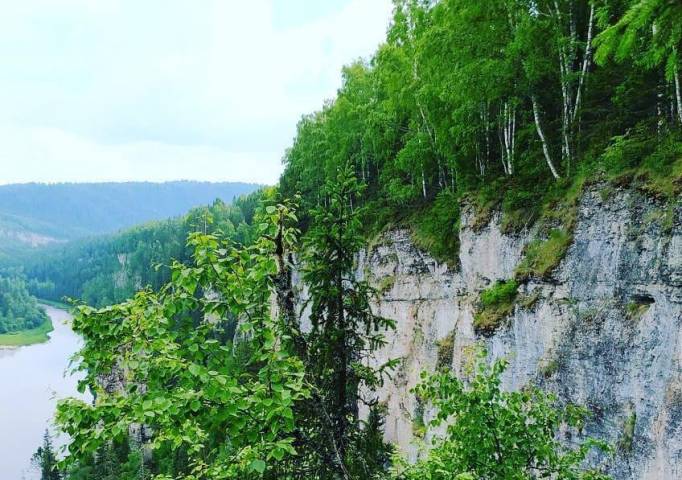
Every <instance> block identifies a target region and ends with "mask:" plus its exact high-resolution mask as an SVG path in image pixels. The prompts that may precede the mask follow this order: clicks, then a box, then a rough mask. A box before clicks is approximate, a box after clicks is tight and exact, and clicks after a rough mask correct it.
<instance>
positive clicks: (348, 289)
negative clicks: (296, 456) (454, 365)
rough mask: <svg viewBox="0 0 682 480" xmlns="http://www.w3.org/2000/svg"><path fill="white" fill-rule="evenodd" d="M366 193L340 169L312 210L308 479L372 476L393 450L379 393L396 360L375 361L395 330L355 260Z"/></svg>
mask: <svg viewBox="0 0 682 480" xmlns="http://www.w3.org/2000/svg"><path fill="white" fill-rule="evenodd" d="M361 191H362V188H361V186H360V185H359V183H358V181H357V179H356V178H355V176H354V174H353V172H352V170H351V169H350V168H349V167H345V168H342V169H340V170H339V172H338V175H337V176H336V178H334V179H333V181H330V182H329V183H328V184H327V185H326V188H325V190H324V196H323V203H322V205H320V207H318V208H317V209H315V210H313V212H312V217H313V224H312V227H311V229H310V231H309V232H308V234H307V237H306V239H305V241H304V247H305V250H304V254H303V269H304V274H303V278H304V282H305V283H306V285H307V286H308V291H309V294H310V297H309V305H310V307H311V310H310V312H311V313H310V321H311V330H310V331H309V332H307V333H303V334H301V335H303V337H304V338H303V344H304V345H305V347H304V348H305V351H304V352H303V353H302V356H303V357H304V363H305V364H306V378H307V380H308V382H309V383H310V384H311V385H312V391H313V392H314V393H313V397H312V398H311V399H310V400H309V401H307V402H304V403H303V406H302V407H301V408H299V412H297V413H298V415H299V416H300V418H301V419H302V420H301V421H300V422H299V424H300V425H303V426H304V427H302V428H303V430H302V432H301V435H302V437H303V438H304V440H303V442H305V443H306V445H305V449H304V450H305V452H306V454H307V455H308V457H307V458H304V459H303V460H302V463H303V464H306V468H307V469H309V470H310V471H312V472H315V473H314V474H312V476H310V474H308V476H306V477H304V478H319V479H336V478H343V479H349V478H371V476H372V475H373V474H374V473H376V471H377V470H380V469H381V468H383V465H384V464H385V463H386V460H387V459H388V453H389V450H390V449H389V447H388V446H387V445H386V444H385V443H384V442H383V440H382V439H381V436H380V435H377V432H378V431H379V430H380V427H381V420H380V418H379V416H378V407H379V406H378V404H377V401H376V398H374V395H373V392H374V390H375V389H376V388H377V387H378V386H379V385H380V383H381V382H382V380H383V377H384V374H385V373H386V371H387V370H388V369H390V368H391V367H392V366H393V365H394V362H388V363H387V364H384V365H380V366H378V367H374V366H371V365H372V362H371V355H372V353H374V352H375V351H376V350H377V349H378V348H380V347H381V346H382V345H384V343H385V341H384V332H385V330H386V329H390V328H394V327H395V325H394V322H393V321H392V320H389V319H385V318H382V317H380V316H378V315H375V314H374V313H373V312H372V309H371V307H370V301H371V298H372V296H373V293H374V291H373V289H372V288H371V287H370V285H369V284H368V283H367V282H366V281H361V280H357V279H356V276H355V256H356V253H357V252H358V251H359V250H360V248H361V246H362V245H363V242H362V236H361V235H360V228H361V223H360V218H361V217H360V215H361V211H360V210H359V209H358V208H356V207H355V205H357V199H358V196H359V194H360V193H361ZM361 403H362V404H364V405H365V406H367V407H368V409H369V411H370V415H369V419H368V421H366V422H363V421H361V419H360V414H359V405H360V404H361ZM377 439H378V441H377ZM364 446H371V448H363V447H364Z"/></svg>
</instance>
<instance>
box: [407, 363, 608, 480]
mask: <svg viewBox="0 0 682 480" xmlns="http://www.w3.org/2000/svg"><path fill="white" fill-rule="evenodd" d="M505 368H506V362H504V361H497V362H495V363H493V365H492V366H491V367H488V366H486V363H485V361H484V358H479V359H478V362H477V363H476V364H475V365H474V367H473V368H472V369H471V371H470V372H469V376H468V378H467V379H466V380H460V379H458V378H456V377H455V376H453V375H452V374H451V373H450V372H447V371H441V372H439V373H437V374H435V375H433V376H431V377H425V378H424V380H423V382H422V383H421V384H420V385H419V386H418V387H417V389H416V393H417V394H418V395H419V397H420V398H421V399H423V400H424V401H429V402H431V403H432V404H433V407H434V408H435V410H436V413H435V416H434V418H433V419H432V420H431V422H430V424H431V426H434V427H436V426H441V427H444V429H445V433H444V434H443V435H442V436H439V437H437V438H436V439H434V442H433V443H434V445H433V449H432V450H431V451H430V452H429V453H428V455H427V456H426V458H424V459H422V460H420V461H418V462H417V463H416V464H415V465H410V466H402V467H398V468H397V470H398V472H397V474H396V478H399V479H403V480H411V479H414V480H417V479H424V478H428V479H433V480H451V479H452V480H454V479H457V480H473V479H478V478H487V479H491V480H497V479H499V480H509V479H535V478H556V479H558V480H559V479H560V480H578V479H584V480H598V479H607V478H609V477H607V476H606V475H604V474H602V473H600V472H599V470H597V469H585V468H584V467H583V462H584V461H585V459H586V458H587V456H588V454H590V453H591V452H592V451H593V449H597V450H601V451H608V447H607V446H606V445H605V444H603V443H602V442H598V441H595V440H593V439H589V438H588V439H585V440H584V441H582V442H578V443H576V446H575V447H569V446H566V444H564V443H563V442H562V441H561V437H562V435H564V434H568V433H569V432H570V433H571V434H576V433H577V434H579V433H580V430H581V428H582V425H583V422H584V421H585V418H586V415H587V413H586V411H585V410H583V409H580V408H577V407H574V406H571V405H569V406H567V407H565V408H562V407H560V406H558V405H557V402H556V399H555V398H554V397H553V396H551V395H548V394H546V393H544V392H542V391H540V390H538V389H536V388H532V387H531V388H527V389H525V390H523V391H521V392H505V391H503V390H502V388H501V376H502V374H503V372H504V370H505Z"/></svg>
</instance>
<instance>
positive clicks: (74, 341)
mask: <svg viewBox="0 0 682 480" xmlns="http://www.w3.org/2000/svg"><path fill="white" fill-rule="evenodd" d="M45 309H46V310H47V313H48V315H49V316H50V318H51V319H52V324H53V325H54V331H53V332H52V333H51V334H50V340H49V341H48V342H45V343H42V344H38V345H31V346H27V347H20V348H15V349H0V479H1V480H22V479H26V480H29V479H30V480H33V479H35V478H40V475H36V472H34V471H31V469H30V460H31V455H32V454H33V452H35V450H36V448H37V447H38V446H39V445H40V444H41V442H42V438H43V433H44V431H45V428H46V427H47V426H52V423H53V421H52V419H53V417H54V412H55V406H56V404H57V399H59V398H64V397H68V396H75V395H77V391H76V379H75V378H74V377H71V376H69V375H67V374H66V370H67V368H68V366H69V359H70V358H71V356H72V355H73V354H74V353H75V352H76V351H77V350H78V348H79V346H80V339H79V337H78V336H77V335H76V334H75V333H73V331H71V328H70V327H69V325H68V323H67V322H68V321H69V320H70V318H71V317H70V315H69V314H68V313H67V312H65V311H64V310H59V309H56V308H53V307H48V306H46V307H45Z"/></svg>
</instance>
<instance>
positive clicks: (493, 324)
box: [474, 280, 519, 334]
mask: <svg viewBox="0 0 682 480" xmlns="http://www.w3.org/2000/svg"><path fill="white" fill-rule="evenodd" d="M518 290H519V284H518V283H517V282H516V280H507V281H497V282H496V283H495V284H494V285H492V286H490V287H489V288H487V289H486V290H483V291H482V292H481V295H480V297H479V302H478V311H477V312H476V314H475V315H474V328H475V329H476V330H477V331H478V332H480V333H483V334H491V333H493V332H494V331H495V330H496V329H497V328H498V327H499V326H500V324H501V323H502V321H503V320H504V319H505V318H507V317H508V316H509V315H510V314H511V313H512V312H513V311H514V305H515V304H516V297H517V295H518Z"/></svg>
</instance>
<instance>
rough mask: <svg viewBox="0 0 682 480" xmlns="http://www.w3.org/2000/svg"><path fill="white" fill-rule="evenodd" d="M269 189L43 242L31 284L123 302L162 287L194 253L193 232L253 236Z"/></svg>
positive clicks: (38, 290)
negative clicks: (99, 232)
mask: <svg viewBox="0 0 682 480" xmlns="http://www.w3.org/2000/svg"><path fill="white" fill-rule="evenodd" d="M266 194H267V191H266V190H258V191H256V192H254V193H251V194H249V195H246V196H242V197H239V198H237V199H235V201H234V202H233V203H231V204H226V203H225V202H223V201H222V200H219V199H217V200H214V201H213V203H212V204H211V205H209V206H206V207H197V208H194V209H192V210H191V211H190V212H189V213H187V214H185V215H183V216H181V217H176V218H171V219H168V220H162V221H155V222H150V223H146V224H143V225H140V226H137V227H134V228H131V229H127V230H123V231H121V232H118V233H115V234H111V235H106V236H98V237H92V238H86V239H82V240H74V241H72V242H69V243H66V244H64V245H56V246H51V247H47V248H43V249H41V250H38V251H36V252H35V253H34V254H33V255H32V256H31V257H30V258H29V259H27V260H25V261H24V262H23V265H22V267H23V269H24V271H25V273H26V275H27V276H28V277H29V278H30V280H29V282H28V288H29V290H30V292H31V293H32V294H33V295H35V296H36V297H38V298H42V299H46V300H52V301H56V302H61V301H63V300H64V299H65V298H73V299H78V300H83V301H85V302H87V303H88V304H90V305H94V306H105V305H111V304H113V303H118V302H121V301H123V300H125V299H127V298H129V297H131V296H132V295H133V294H134V293H135V292H136V291H137V290H139V289H141V288H144V287H147V286H149V287H152V288H154V289H158V288H160V287H161V286H162V285H163V284H165V283H166V282H168V280H169V279H170V270H169V268H168V266H169V265H170V264H171V261H172V260H178V261H186V260H187V259H188V258H189V255H190V253H191V252H190V251H189V250H188V249H187V248H186V246H185V240H186V239H187V236H188V235H189V234H190V233H192V232H198V231H202V232H204V233H218V232H220V234H221V235H223V236H225V237H226V238H231V239H233V240H235V241H236V242H240V243H246V242H249V241H250V237H251V235H252V233H251V227H250V224H251V221H252V218H253V214H254V211H255V208H256V206H257V204H258V202H259V200H260V199H261V198H262V196H263V195H266Z"/></svg>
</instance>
